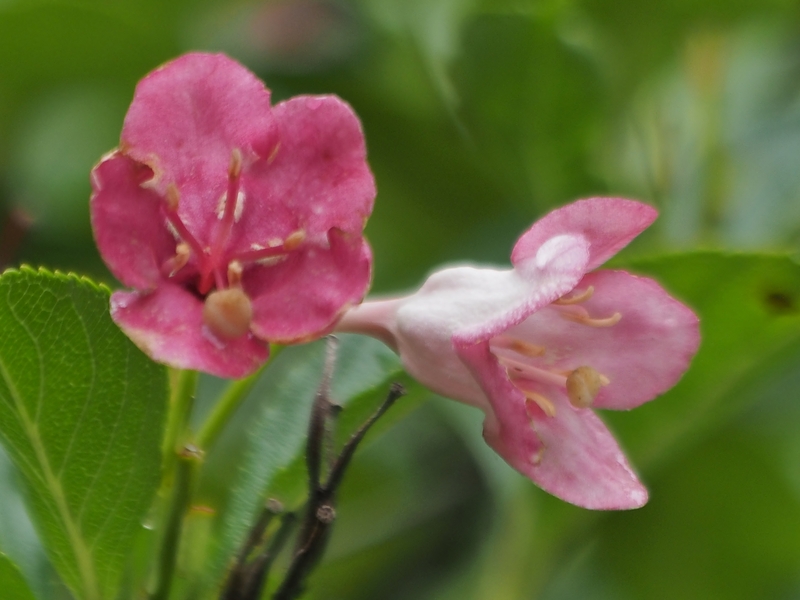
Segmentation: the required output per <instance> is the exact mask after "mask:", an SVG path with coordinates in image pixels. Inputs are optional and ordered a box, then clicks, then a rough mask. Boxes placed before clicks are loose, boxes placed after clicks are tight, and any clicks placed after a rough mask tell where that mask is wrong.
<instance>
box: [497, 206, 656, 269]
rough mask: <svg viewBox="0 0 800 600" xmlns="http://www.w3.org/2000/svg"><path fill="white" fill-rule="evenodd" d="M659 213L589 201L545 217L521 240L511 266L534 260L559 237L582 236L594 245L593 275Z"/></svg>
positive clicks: (592, 256)
mask: <svg viewBox="0 0 800 600" xmlns="http://www.w3.org/2000/svg"><path fill="white" fill-rule="evenodd" d="M657 216H658V212H657V211H656V209H654V208H653V207H652V206H648V205H647V204H642V203H641V202H636V201H634V200H625V199H623V198H589V199H587V200H579V201H577V202H573V203H571V204H567V205H566V206H563V207H561V208H558V209H556V210H554V211H552V212H551V213H549V214H547V215H545V216H544V217H542V218H541V219H539V220H538V221H536V223H534V224H533V226H532V227H531V228H530V229H529V230H528V231H526V232H525V233H524V234H523V235H522V237H520V238H519V240H518V241H517V243H516V245H515V246H514V251H513V252H512V253H511V262H512V263H513V264H514V265H515V266H516V265H517V264H518V263H519V262H521V261H523V260H525V259H526V258H529V257H530V256H533V255H535V254H536V252H537V251H538V249H539V247H540V246H541V245H542V244H544V243H545V242H546V241H547V240H549V239H550V238H552V237H554V236H557V235H564V234H569V235H582V236H583V237H585V238H586V240H587V241H588V242H589V244H590V255H591V256H590V259H589V263H588V265H587V267H586V270H587V271H591V270H592V269H595V268H597V267H599V266H600V265H602V264H603V263H604V262H605V261H607V260H608V259H609V258H611V257H612V256H614V255H615V254H616V253H617V252H619V251H620V250H621V249H622V248H624V247H625V246H627V245H628V243H629V242H630V241H631V240H632V239H633V238H635V237H636V236H637V235H639V234H640V233H641V232H642V231H644V230H645V229H647V227H649V226H650V224H651V223H652V222H653V221H655V219H656V217H657Z"/></svg>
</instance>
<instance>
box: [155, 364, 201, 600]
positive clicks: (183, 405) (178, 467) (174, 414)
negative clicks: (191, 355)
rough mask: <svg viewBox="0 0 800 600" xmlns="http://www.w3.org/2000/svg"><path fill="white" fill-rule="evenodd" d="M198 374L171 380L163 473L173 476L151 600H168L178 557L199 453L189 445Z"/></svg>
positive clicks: (193, 372) (180, 375)
mask: <svg viewBox="0 0 800 600" xmlns="http://www.w3.org/2000/svg"><path fill="white" fill-rule="evenodd" d="M197 379H198V374H197V372H195V371H181V372H179V373H178V375H177V377H176V378H175V379H174V380H173V388H172V396H171V398H170V411H169V416H168V418H167V431H166V433H165V436H164V446H163V450H164V462H165V470H164V473H165V474H166V475H167V476H169V475H170V474H173V473H172V472H173V470H174V474H173V477H172V492H171V495H170V499H169V504H168V505H167V512H166V515H167V517H166V521H165V523H164V536H163V538H162V539H161V548H160V549H159V553H158V563H157V565H156V584H155V591H154V592H153V593H152V594H151V596H150V598H151V600H167V599H168V598H169V594H170V590H171V587H172V578H173V573H174V572H175V564H176V562H177V559H178V546H179V544H180V539H181V529H182V527H183V517H184V515H185V514H186V510H187V509H188V507H189V504H190V502H191V495H192V493H191V491H192V484H193V479H194V470H195V464H196V462H197V457H198V455H199V453H198V452H197V451H196V449H195V448H194V447H193V446H192V445H191V431H190V430H189V420H190V417H191V414H192V408H193V406H194V395H195V391H196V389H197Z"/></svg>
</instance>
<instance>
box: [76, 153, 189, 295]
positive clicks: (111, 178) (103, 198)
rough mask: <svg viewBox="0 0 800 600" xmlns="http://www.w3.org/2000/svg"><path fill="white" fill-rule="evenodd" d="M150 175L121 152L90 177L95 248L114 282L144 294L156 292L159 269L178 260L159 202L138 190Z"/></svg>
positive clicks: (112, 155) (154, 196)
mask: <svg viewBox="0 0 800 600" xmlns="http://www.w3.org/2000/svg"><path fill="white" fill-rule="evenodd" d="M151 173H152V172H151V171H150V169H149V168H148V167H146V166H144V165H141V164H139V163H137V162H135V161H133V160H131V159H130V158H128V157H127V156H124V155H122V154H120V153H119V152H112V153H111V154H109V155H108V156H106V157H104V158H103V160H101V161H100V163H99V164H98V165H97V166H96V167H95V168H94V170H93V171H92V198H91V201H90V208H91V216H92V229H93V230H94V237H95V241H96V242H97V247H98V249H99V250H100V254H101V255H102V256H103V260H104V261H105V263H106V265H108V268H109V269H110V270H111V272H112V273H113V274H114V276H115V277H116V278H117V279H119V280H120V281H121V282H122V283H124V284H125V285H127V286H130V287H133V288H138V289H140V290H152V289H154V288H155V287H156V285H157V284H158V282H159V280H160V279H161V265H162V264H163V263H164V261H166V260H167V259H169V258H170V257H171V256H174V254H175V244H176V242H175V238H173V237H172V236H171V235H170V234H169V231H168V230H167V228H166V227H165V225H164V218H163V217H162V216H161V208H160V206H161V198H160V197H159V196H158V195H157V194H155V193H154V192H153V191H152V190H149V189H144V188H142V187H141V186H140V184H141V183H142V181H145V180H147V179H149V178H150V176H151Z"/></svg>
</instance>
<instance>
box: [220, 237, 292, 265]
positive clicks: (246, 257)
mask: <svg viewBox="0 0 800 600" xmlns="http://www.w3.org/2000/svg"><path fill="white" fill-rule="evenodd" d="M305 239H306V232H305V231H304V230H302V229H298V230H297V231H294V232H292V233H290V234H289V236H288V237H287V238H286V240H285V241H284V242H283V243H280V242H278V243H277V245H272V244H270V246H269V247H267V248H259V249H257V250H248V251H247V252H242V253H241V254H237V255H236V260H238V261H239V262H241V263H242V264H243V265H246V264H248V263H254V262H258V261H260V260H264V259H265V258H271V257H274V256H282V255H285V254H287V253H288V252H291V251H292V250H296V249H297V248H299V247H300V246H301V245H302V243H303V242H304V241H305ZM251 247H252V246H251Z"/></svg>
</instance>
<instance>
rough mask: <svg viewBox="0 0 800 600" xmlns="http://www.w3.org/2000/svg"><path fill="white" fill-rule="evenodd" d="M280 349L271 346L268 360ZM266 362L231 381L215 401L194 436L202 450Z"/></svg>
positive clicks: (248, 390) (213, 438)
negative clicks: (252, 371) (249, 373)
mask: <svg viewBox="0 0 800 600" xmlns="http://www.w3.org/2000/svg"><path fill="white" fill-rule="evenodd" d="M281 350H283V346H272V348H271V352H270V361H271V360H272V359H273V358H275V357H276V356H277V355H278V354H280V351H281ZM268 364H269V361H268V362H266V363H264V365H263V366H262V367H261V368H260V369H259V370H258V371H256V372H255V373H253V374H252V375H250V376H249V377H245V378H244V379H239V380H237V381H232V382H231V383H230V384H229V385H228V387H227V388H226V389H225V392H224V393H223V394H222V396H220V398H219V400H217V403H216V404H215V405H214V408H213V409H212V410H211V414H210V415H209V416H208V417H207V418H206V420H205V422H204V423H203V425H202V426H201V427H200V431H199V432H198V433H197V436H196V437H195V445H196V446H197V447H198V448H200V449H201V450H202V451H203V452H208V450H209V449H210V448H211V446H213V445H214V443H215V442H216V441H217V438H218V437H219V435H220V433H222V430H223V429H224V428H225V425H227V424H228V421H229V420H230V418H231V416H233V414H234V413H235V412H236V409H237V408H239V405H240V404H241V403H242V401H243V400H244V399H245V398H246V397H247V394H248V393H250V390H252V389H253V386H254V385H255V384H256V381H258V378H259V377H260V376H261V373H262V372H263V371H264V369H265V368H266V367H267V365H268Z"/></svg>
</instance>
